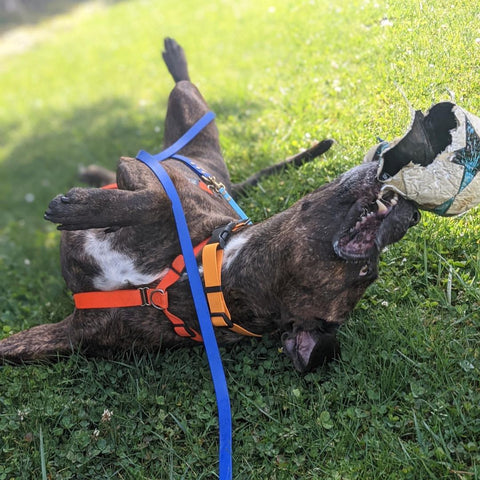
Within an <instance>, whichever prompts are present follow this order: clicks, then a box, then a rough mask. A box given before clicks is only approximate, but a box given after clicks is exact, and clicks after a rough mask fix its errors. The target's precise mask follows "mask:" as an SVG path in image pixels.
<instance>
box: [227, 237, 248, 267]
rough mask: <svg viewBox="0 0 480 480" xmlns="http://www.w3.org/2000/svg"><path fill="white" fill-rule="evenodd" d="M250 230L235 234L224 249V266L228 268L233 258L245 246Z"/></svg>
mask: <svg viewBox="0 0 480 480" xmlns="http://www.w3.org/2000/svg"><path fill="white" fill-rule="evenodd" d="M249 238H250V232H249V231H248V230H246V231H244V232H241V233H239V234H238V235H235V236H234V237H233V238H232V239H231V240H230V241H229V242H228V243H227V245H226V247H225V249H224V250H223V268H228V267H229V266H230V264H231V263H232V262H233V260H234V259H235V258H236V257H237V255H238V254H239V253H240V250H242V248H243V246H244V245H245V244H246V243H247V242H248V239H249Z"/></svg>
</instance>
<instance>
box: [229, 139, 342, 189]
mask: <svg viewBox="0 0 480 480" xmlns="http://www.w3.org/2000/svg"><path fill="white" fill-rule="evenodd" d="M333 143H334V141H333V140H331V139H327V140H322V141H321V142H319V143H317V144H315V145H314V146H313V147H311V148H309V149H308V150H305V151H304V152H300V153H297V154H296V155H293V156H292V157H289V158H287V159H286V160H285V161H283V162H280V163H277V164H275V165H272V166H271V167H267V168H264V169H263V170H260V171H259V172H257V173H255V174H254V175H252V176H251V177H249V178H247V179H246V180H245V181H243V182H241V183H235V184H234V185H232V189H231V192H230V193H231V194H232V196H234V197H237V196H238V195H241V194H243V193H245V190H246V189H247V188H248V187H254V186H255V185H257V183H258V182H259V181H260V179H262V178H264V177H268V176H269V175H273V174H276V173H279V172H282V171H283V170H285V169H286V168H287V167H288V166H289V165H292V166H294V167H299V166H300V165H303V164H304V163H307V162H310V161H312V160H313V159H314V158H317V157H318V156H320V155H322V154H323V153H325V152H326V151H327V150H328V149H329V148H330V147H331V146H332V145H333Z"/></svg>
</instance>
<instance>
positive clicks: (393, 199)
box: [390, 194, 398, 206]
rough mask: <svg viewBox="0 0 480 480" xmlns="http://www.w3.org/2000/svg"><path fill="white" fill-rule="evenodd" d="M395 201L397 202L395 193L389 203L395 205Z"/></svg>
mask: <svg viewBox="0 0 480 480" xmlns="http://www.w3.org/2000/svg"><path fill="white" fill-rule="evenodd" d="M397 203H398V195H397V194H395V195H394V196H393V197H392V199H391V200H390V204H391V205H394V206H395V205H396V204H397Z"/></svg>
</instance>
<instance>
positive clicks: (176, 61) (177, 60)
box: [162, 37, 190, 83]
mask: <svg viewBox="0 0 480 480" xmlns="http://www.w3.org/2000/svg"><path fill="white" fill-rule="evenodd" d="M163 43H164V48H165V50H164V51H163V52H162V57H163V61H164V62H165V65H166V66H167V68H168V71H169V72H170V75H171V76H172V77H173V79H174V80H175V83H178V82H181V81H182V80H188V81H190V76H189V75H188V66H187V57H186V56H185V52H184V51H183V48H182V47H181V46H180V45H179V44H178V43H177V42H176V41H175V40H174V39H173V38H168V37H167V38H165V40H164V41H163Z"/></svg>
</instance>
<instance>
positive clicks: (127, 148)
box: [0, 98, 165, 226]
mask: <svg viewBox="0 0 480 480" xmlns="http://www.w3.org/2000/svg"><path fill="white" fill-rule="evenodd" d="M155 110H156V111H165V105H162V104H161V105H160V106H159V108H158V109H155ZM149 115H151V116H149ZM153 115H154V113H153V109H152V112H151V113H150V112H147V111H138V109H137V110H135V109H134V108H132V106H131V105H130V104H128V102H126V101H125V100H124V99H120V98H111V99H108V100H105V101H102V102H99V103H97V104H93V105H89V106H87V107H84V108H78V109H75V110H74V111H72V112H69V113H65V112H60V111H52V110H49V111H45V112H40V113H37V112H36V118H35V122H34V123H33V127H32V129H31V130H32V133H31V134H30V135H29V136H25V137H24V138H23V139H22V140H21V141H17V144H16V145H15V144H14V146H13V148H12V150H11V151H10V152H9V154H8V155H7V156H6V158H5V160H4V161H3V163H1V164H0V179H1V183H2V189H1V193H0V212H1V213H0V224H6V223H8V222H9V221H12V220H24V221H25V222H27V223H32V224H36V225H37V226H39V225H40V224H41V222H43V212H44V211H45V209H46V206H47V205H48V203H49V201H50V200H51V199H52V198H53V197H54V196H55V195H56V194H58V193H60V192H64V191H66V190H68V189H69V188H71V187H73V186H75V185H78V184H79V181H78V179H77V175H78V169H79V167H80V166H82V165H89V164H91V163H96V164H99V165H103V166H105V167H107V168H111V169H115V167H116V164H117V161H118V158H119V157H120V156H122V155H125V156H134V155H135V154H136V153H137V151H138V150H139V149H141V148H143V149H152V150H153V149H155V148H159V147H160V146H161V144H162V137H163V135H162V132H161V131H158V127H157V125H162V128H163V118H158V117H156V118H153ZM162 117H163V115H162ZM2 128H3V127H2ZM15 128H16V125H14V124H13V123H12V124H10V125H7V126H6V128H5V129H4V130H5V132H6V136H5V137H4V141H5V144H6V145H8V141H9V137H10V136H11V135H13V134H14V131H15Z"/></svg>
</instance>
